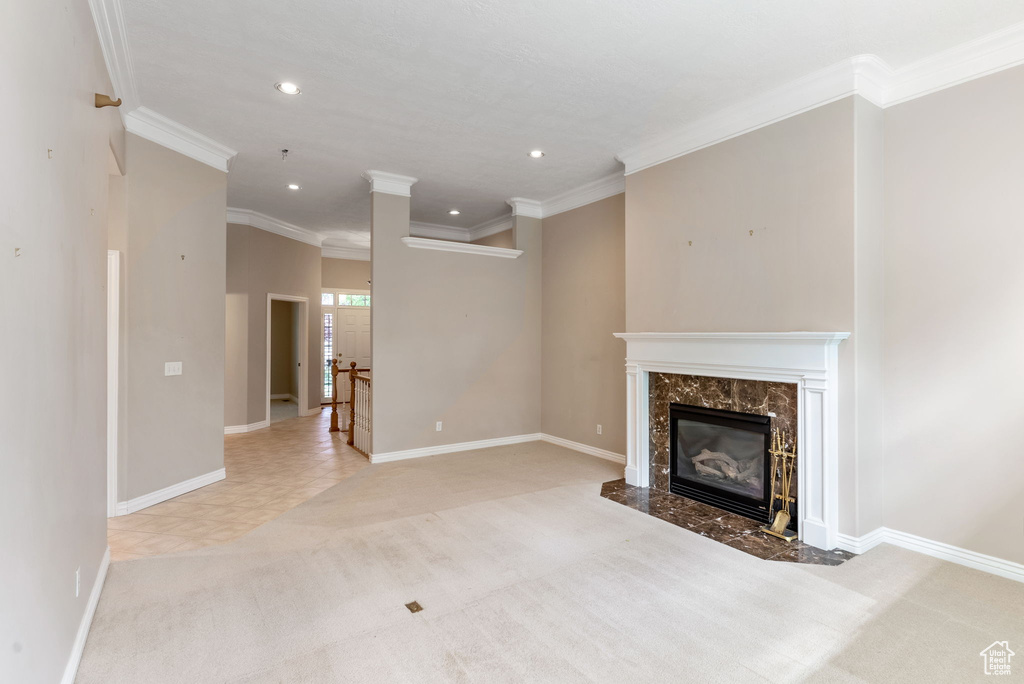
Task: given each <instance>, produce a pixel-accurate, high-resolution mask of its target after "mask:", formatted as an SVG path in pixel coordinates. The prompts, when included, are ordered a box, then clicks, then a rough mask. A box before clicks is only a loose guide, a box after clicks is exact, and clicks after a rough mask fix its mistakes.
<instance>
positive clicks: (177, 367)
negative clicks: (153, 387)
mask: <svg viewBox="0 0 1024 684" xmlns="http://www.w3.org/2000/svg"><path fill="white" fill-rule="evenodd" d="M164 375H181V361H168V362H167V363H165V364H164Z"/></svg>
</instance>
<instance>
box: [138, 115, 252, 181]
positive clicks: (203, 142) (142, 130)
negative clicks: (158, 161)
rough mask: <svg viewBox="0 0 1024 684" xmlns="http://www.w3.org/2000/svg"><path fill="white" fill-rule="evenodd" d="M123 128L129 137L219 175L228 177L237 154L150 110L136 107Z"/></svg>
mask: <svg viewBox="0 0 1024 684" xmlns="http://www.w3.org/2000/svg"><path fill="white" fill-rule="evenodd" d="M124 127H125V129H126V130H127V131H128V132H129V133H134V134H135V135H137V136H139V137H141V138H145V139H146V140H150V141H152V142H155V143H156V144H158V145H163V146H164V147H166V148H167V149H169V150H174V151H175V152H179V153H181V154H183V155H185V156H186V157H191V158H192V159H195V160H196V161H199V162H202V163H204V164H207V165H209V166H212V167H213V168H215V169H217V170H218V171H224V172H225V173H227V172H228V171H229V170H230V169H231V162H233V161H234V159H235V157H236V156H237V155H238V152H236V151H235V150H233V149H231V148H230V147H227V146H225V145H221V144H220V143H219V142H217V141H216V140H212V139H210V138H207V137H206V136H205V135H203V134H202V133H198V132H196V131H194V130H192V129H191V128H188V127H187V126H182V125H181V124H180V123H178V122H177V121H172V120H171V119H168V118H167V117H166V116H162V115H160V114H157V113H156V112H154V111H153V110H152V109H148V108H146V107H139V108H138V109H135V110H133V111H131V112H128V115H127V116H125V118H124Z"/></svg>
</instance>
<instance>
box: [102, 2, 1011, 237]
mask: <svg viewBox="0 0 1024 684" xmlns="http://www.w3.org/2000/svg"><path fill="white" fill-rule="evenodd" d="M93 1H94V2H103V3H106V4H108V5H109V4H110V2H115V3H116V2H117V0H93ZM120 5H121V7H120V10H121V11H123V17H124V26H123V31H124V33H125V40H126V43H127V49H128V51H129V52H130V63H131V70H132V71H133V72H134V81H135V84H136V86H135V87H136V88H137V91H138V92H137V94H138V98H139V99H140V101H141V102H144V103H145V107H146V108H148V109H151V110H153V111H155V112H159V114H161V115H162V116H164V117H167V118H169V119H172V120H174V121H176V122H178V123H179V124H181V125H183V126H187V127H188V128H191V129H193V130H194V131H197V132H199V133H201V134H203V135H205V136H207V137H209V138H211V139H213V140H215V141H217V142H218V143H221V144H222V145H225V146H227V147H229V148H232V149H233V150H237V151H238V155H237V157H236V158H235V159H234V161H233V163H232V166H231V171H230V173H229V176H228V205H229V206H231V207H238V208H241V209H246V210H249V211H253V212H259V213H261V214H265V215H268V216H271V217H274V218H276V219H278V220H280V221H284V222H287V223H290V224H294V225H296V226H300V227H302V228H305V229H307V230H310V231H314V232H316V233H320V234H322V235H323V236H325V237H328V238H330V241H331V242H334V243H336V244H339V245H350V246H354V247H358V246H364V245H366V244H367V243H368V240H369V214H370V203H369V192H368V189H369V188H368V184H367V182H366V180H364V179H363V178H362V177H361V174H362V172H364V171H366V170H367V169H379V170H382V171H388V172H392V173H398V174H405V175H409V176H414V177H416V178H419V179H420V180H419V182H418V183H417V184H416V185H415V186H414V187H413V199H412V219H413V220H414V221H419V222H425V223H433V224H444V225H448V226H455V227H462V228H470V227H473V226H476V225H478V224H481V223H483V222H486V221H489V220H492V219H496V218H498V217H501V216H502V215H505V214H507V213H508V211H509V207H508V205H507V204H506V203H505V200H506V198H509V197H513V196H516V197H526V198H531V199H535V200H541V201H543V200H546V199H548V198H551V197H554V196H557V195H559V194H562V193H566V192H568V191H571V190H572V189H574V188H577V187H579V186H581V185H584V184H587V183H591V182H595V181H598V180H599V179H602V178H605V177H607V176H609V174H614V173H619V174H621V173H622V171H623V166H622V164H621V163H620V162H619V161H617V158H616V157H617V155H621V154H622V153H623V152H624V151H627V150H630V149H632V148H636V147H637V146H640V145H643V144H644V143H646V142H648V141H650V140H655V139H658V138H660V137H663V136H666V135H670V134H671V133H672V132H673V131H674V130H677V129H679V128H680V127H682V126H685V125H686V124H688V123H691V122H694V121H698V120H702V119H707V118H709V117H713V116H714V115H715V114H716V112H719V111H721V110H723V109H726V108H728V107H730V106H735V105H736V104H737V103H740V102H743V101H745V100H747V99H749V98H751V97H753V96H756V95H758V94H761V93H765V92H768V91H771V90H773V89H776V88H779V87H781V86H783V85H784V84H787V83H789V82H792V81H794V80H795V79H799V78H801V77H803V76H805V75H807V74H810V73H812V72H815V71H818V70H821V69H826V68H828V67H830V66H831V65H834V64H837V63H839V62H842V61H843V60H848V59H849V58H851V57H853V56H855V55H862V54H871V55H875V56H877V57H878V58H880V59H881V60H884V62H885V63H887V64H888V66H889V67H891V68H892V69H897V70H898V69H900V68H902V67H905V66H906V65H908V64H911V63H913V62H915V61H916V60H920V59H923V58H925V57H928V56H930V55H933V54H935V53H938V52H941V51H943V50H948V49H949V48H951V47H953V46H956V45H958V44H961V43H964V42H967V41H971V40H974V39H977V38H979V37H981V36H984V35H986V34H990V33H992V32H995V31H997V30H999V29H1002V28H1004V27H1006V26H1008V25H1011V24H1015V23H1018V22H1022V21H1024V2H1021V0H976V1H968V0H857V2H849V1H848V0H787V1H786V2H765V1H764V0H733V1H731V2H721V0H675V1H673V2H666V1H665V0H534V1H532V2H522V1H520V2H516V1H512V0H215V1H213V2H211V0H174V1H173V2H168V1H167V0H120ZM280 81H291V82H294V83H296V84H298V85H299V86H300V87H301V88H302V94H301V95H297V96H286V95H283V94H281V93H279V92H278V91H277V90H275V88H274V84H275V83H277V82H280ZM283 148H287V149H288V150H289V154H288V158H287V160H286V161H282V159H281V149H283ZM532 149H541V150H544V151H545V152H546V156H545V157H544V158H542V159H539V160H537V159H531V158H529V157H528V156H527V153H528V152H529V151H530V150H532ZM288 183H298V184H300V185H301V186H302V189H301V190H300V191H290V190H288V189H287V188H286V185H287V184H288ZM451 208H458V209H459V210H460V211H461V214H460V215H459V216H449V215H448V210H449V209H451Z"/></svg>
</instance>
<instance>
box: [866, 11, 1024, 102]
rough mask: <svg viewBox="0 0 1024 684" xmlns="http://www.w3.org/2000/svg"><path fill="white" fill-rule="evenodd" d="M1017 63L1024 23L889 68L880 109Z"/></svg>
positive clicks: (1023, 54) (1023, 47)
mask: <svg viewBox="0 0 1024 684" xmlns="http://www.w3.org/2000/svg"><path fill="white" fill-rule="evenodd" d="M879 61H881V60H879ZM883 63H884V62H883ZM1020 64H1024V22H1021V23H1019V24H1013V25H1012V26H1007V27H1006V28H1004V29H1000V30H999V31H996V32H994V33H989V34H988V35H985V36H982V37H981V38H977V39H975V40H971V41H968V42H966V43H961V44H960V45H957V46H955V47H952V48H950V49H948V50H943V51H942V52H939V53H936V54H934V55H932V56H931V57H925V58H924V59H920V60H918V61H916V62H911V63H910V64H907V65H906V66H904V67H901V68H899V69H896V70H892V69H890V70H889V72H890V73H889V78H888V80H887V82H886V93H885V105H884V106H886V107H891V106H892V105H897V104H900V103H902V102H906V101H907V100H913V99H914V98H918V97H922V96H924V95H929V94H931V93H934V92H936V91H939V90H943V89H945V88H950V87H952V86H955V85H959V84H961V83H965V82H967V81H971V80H974V79H976V78H981V77H983V76H988V75H989V74H994V73H996V72H997V71H1002V70H1003V69H1009V68H1011V67H1015V66H1018V65H1020Z"/></svg>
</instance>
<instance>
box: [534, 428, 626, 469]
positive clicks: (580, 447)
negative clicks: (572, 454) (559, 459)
mask: <svg viewBox="0 0 1024 684" xmlns="http://www.w3.org/2000/svg"><path fill="white" fill-rule="evenodd" d="M540 438H541V439H542V440H544V441H545V442H548V443H550V444H557V445H558V446H561V447H565V448H566V449H572V450H573V451H581V452H583V453H584V454H590V455H591V456H597V457H598V458H603V459H605V460H606V461H613V462H615V463H621V464H622V465H625V464H626V457H625V456H624V455H622V454H617V453H615V452H614V451H608V450H606V449H598V448H597V447H593V446H590V445H589V444H583V443H581V442H573V441H572V440H568V439H563V438H561V437H555V436H554V435H548V434H544V433H541V435H540Z"/></svg>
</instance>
